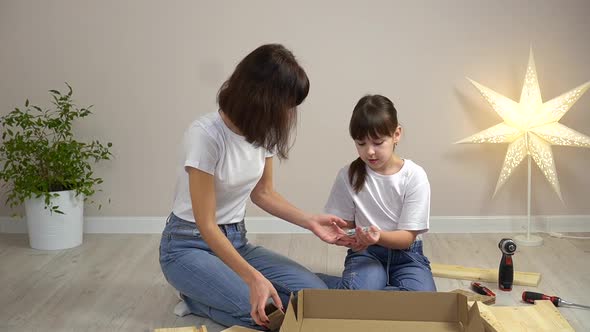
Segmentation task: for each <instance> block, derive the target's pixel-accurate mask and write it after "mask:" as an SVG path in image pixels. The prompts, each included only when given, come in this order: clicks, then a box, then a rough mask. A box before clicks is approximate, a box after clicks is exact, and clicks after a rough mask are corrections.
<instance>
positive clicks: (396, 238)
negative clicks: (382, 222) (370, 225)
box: [377, 230, 420, 249]
mask: <svg viewBox="0 0 590 332" xmlns="http://www.w3.org/2000/svg"><path fill="white" fill-rule="evenodd" d="M418 234H420V232H418V231H406V230H397V231H389V232H383V231H382V232H381V234H380V236H379V241H377V244H378V245H380V246H382V247H386V248H390V249H408V248H409V247H410V246H411V245H412V243H414V240H416V236H417V235H418Z"/></svg>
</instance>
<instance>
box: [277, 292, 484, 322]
mask: <svg viewBox="0 0 590 332" xmlns="http://www.w3.org/2000/svg"><path fill="white" fill-rule="evenodd" d="M394 330H395V331H424V332H442V331H445V332H446V331H449V332H451V331H452V332H455V331H457V332H458V331H461V332H483V331H484V325H483V321H482V318H481V316H480V314H479V309H478V307H477V304H475V305H473V306H472V307H471V309H468V306H467V297H465V296H464V295H462V294H456V293H436V292H389V291H349V290H320V289H305V290H302V291H299V293H298V296H297V298H296V299H295V298H294V297H293V296H292V297H291V299H290V305H289V306H288V307H287V311H286V313H285V318H284V320H283V324H282V326H281V329H280V331H281V332H316V331H317V332H320V331H322V332H324V331H339V332H348V331H351V332H352V331H354V332H359V331H363V332H365V331H367V332H372V331H375V332H377V331H394Z"/></svg>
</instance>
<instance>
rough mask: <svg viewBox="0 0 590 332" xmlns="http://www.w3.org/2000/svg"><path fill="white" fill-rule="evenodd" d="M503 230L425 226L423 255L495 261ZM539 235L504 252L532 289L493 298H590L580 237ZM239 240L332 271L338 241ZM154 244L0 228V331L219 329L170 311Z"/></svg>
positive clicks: (570, 314)
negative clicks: (36, 242) (76, 243)
mask: <svg viewBox="0 0 590 332" xmlns="http://www.w3.org/2000/svg"><path fill="white" fill-rule="evenodd" d="M581 235H584V234H581ZM586 235H588V234H586ZM505 236H508V234H426V236H425V254H426V255H427V256H428V257H429V258H430V260H431V261H432V262H435V263H442V264H456V265H464V266H472V267H481V268H496V267H497V266H498V263H499V260H500V251H499V249H498V247H497V244H498V241H499V240H500V239H501V238H502V237H505ZM543 237H544V238H545V244H544V245H543V246H542V247H537V248H526V247H520V248H519V249H518V251H517V252H516V254H515V255H514V262H515V267H516V270H518V271H530V272H540V273H541V274H542V278H541V283H540V285H539V287H538V288H534V287H522V286H515V287H514V290H513V291H512V292H506V293H501V294H498V298H497V304H498V305H502V304H504V305H524V304H522V303H521V302H520V294H521V293H522V291H523V290H525V289H526V290H536V291H540V292H543V293H546V294H550V295H557V296H560V297H562V298H563V299H565V300H569V301H572V302H578V303H582V304H587V305H590V241H589V240H571V239H558V238H552V237H548V236H545V235H544V236H543ZM249 239H250V242H252V243H255V244H259V245H263V246H265V247H267V248H269V249H272V250H275V251H277V252H279V253H282V254H285V255H287V256H289V257H291V258H293V259H295V260H296V261H298V262H300V263H302V264H303V265H305V266H307V267H308V268H310V269H312V270H313V271H314V272H324V273H332V274H339V272H341V271H342V263H343V258H344V255H345V253H346V250H345V248H342V247H336V246H330V245H328V244H325V243H323V242H321V241H320V240H318V239H316V238H315V237H314V236H313V235H310V234H252V235H249ZM158 245H159V235H154V234H149V235H135V234H133V235H129V234H120V235H119V234H117V235H113V234H89V235H86V236H85V239H84V244H83V245H82V246H80V247H77V248H73V249H69V250H60V251H38V250H33V249H30V248H29V247H28V238H27V236H26V234H0V331H7V332H8V331H9V332H18V331H43V332H49V331H101V332H105V331H153V329H155V328H160V327H179V326H191V325H202V324H204V325H206V326H207V328H208V330H209V331H211V332H215V331H221V330H223V329H224V328H223V327H222V326H220V325H218V324H215V323H214V322H212V321H210V320H208V319H205V318H201V317H197V316H194V315H189V316H186V317H183V318H179V317H176V316H175V315H174V314H173V313H172V309H173V307H174V305H175V304H176V303H177V300H176V297H175V295H174V293H173V291H172V289H171V287H170V286H169V285H168V284H167V282H166V280H165V279H164V277H163V275H162V272H161V271H160V266H159V263H158ZM435 281H436V285H437V287H438V290H439V291H450V290H453V289H457V288H463V289H468V287H469V282H468V281H463V280H454V279H443V278H436V280H435ZM488 286H490V288H492V289H497V287H496V285H492V284H488ZM497 293H500V291H498V292H497ZM559 310H560V312H561V313H562V315H563V316H564V317H565V318H566V319H567V320H568V321H569V323H570V324H571V325H572V326H573V327H574V328H575V329H576V331H590V310H583V309H573V308H560V309H559Z"/></svg>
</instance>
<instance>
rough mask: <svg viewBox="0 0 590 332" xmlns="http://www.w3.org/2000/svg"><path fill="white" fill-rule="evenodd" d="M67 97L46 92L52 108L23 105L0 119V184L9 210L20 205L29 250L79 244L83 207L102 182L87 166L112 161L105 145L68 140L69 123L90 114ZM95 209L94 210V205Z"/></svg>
mask: <svg viewBox="0 0 590 332" xmlns="http://www.w3.org/2000/svg"><path fill="white" fill-rule="evenodd" d="M66 85H67V87H68V90H69V91H68V92H67V93H61V92H59V91H57V90H50V91H49V93H50V94H51V97H52V99H53V100H52V104H53V107H51V108H49V109H46V110H43V109H42V108H40V107H38V106H35V105H30V104H29V100H27V101H26V102H25V108H24V109H19V108H15V109H14V110H13V111H11V112H10V113H8V114H7V115H4V116H2V117H1V118H0V124H1V125H2V144H1V145H0V166H1V167H2V168H1V170H0V181H1V182H2V183H3V186H4V187H7V188H8V189H7V190H6V195H7V199H6V203H7V205H8V206H9V207H11V208H12V207H15V206H19V205H22V204H23V203H24V205H25V215H26V219H27V227H28V233H29V243H30V245H31V247H32V248H35V249H42V250H56V249H66V248H72V247H75V246H78V245H80V244H81V243H82V235H83V220H84V219H83V218H84V202H85V201H86V200H87V199H88V198H89V197H90V196H92V195H93V194H94V193H95V192H96V191H97V189H96V186H97V185H99V184H101V183H102V182H103V180H102V179H101V178H100V177H96V176H94V174H93V172H92V166H93V164H94V163H96V162H98V161H100V160H109V159H110V157H111V156H112V154H111V152H110V150H109V149H110V148H111V147H112V144H111V143H107V144H106V145H103V144H101V143H100V142H99V141H97V140H94V141H91V142H89V143H87V142H81V141H79V140H76V139H75V138H74V135H73V133H72V124H73V122H74V120H76V119H79V118H85V117H87V116H88V115H90V114H92V113H91V111H90V108H91V107H92V106H89V107H82V108H79V107H77V106H76V105H75V104H74V102H73V100H72V88H71V87H70V85H69V84H67V83H66ZM99 208H100V206H99Z"/></svg>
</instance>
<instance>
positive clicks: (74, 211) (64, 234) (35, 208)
mask: <svg viewBox="0 0 590 332" xmlns="http://www.w3.org/2000/svg"><path fill="white" fill-rule="evenodd" d="M54 193H55V194H58V196H57V197H54V198H52V203H53V204H54V205H57V206H59V210H60V211H62V212H63V213H64V214H59V213H52V212H51V211H50V210H49V209H46V208H45V202H44V200H43V197H40V198H31V199H28V200H26V201H25V213H26V217H27V227H28V231H29V244H30V246H31V248H33V249H40V250H60V249H68V248H73V247H77V246H79V245H80V244H82V237H83V231H84V196H83V195H79V196H78V197H76V192H75V191H73V190H69V191H57V192H54Z"/></svg>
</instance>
